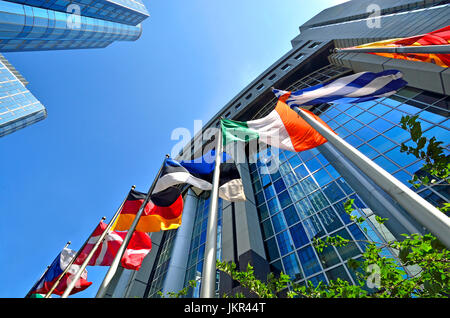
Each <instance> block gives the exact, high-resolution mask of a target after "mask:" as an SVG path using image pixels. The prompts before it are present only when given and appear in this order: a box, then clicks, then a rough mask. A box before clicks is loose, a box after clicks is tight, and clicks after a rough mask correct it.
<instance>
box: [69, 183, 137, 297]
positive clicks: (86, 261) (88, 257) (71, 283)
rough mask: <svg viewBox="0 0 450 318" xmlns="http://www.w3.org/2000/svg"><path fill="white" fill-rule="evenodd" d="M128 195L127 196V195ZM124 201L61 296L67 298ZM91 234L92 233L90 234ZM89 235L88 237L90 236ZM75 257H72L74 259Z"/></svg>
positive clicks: (132, 188)
mask: <svg viewBox="0 0 450 318" xmlns="http://www.w3.org/2000/svg"><path fill="white" fill-rule="evenodd" d="M134 188H135V186H132V187H131V190H134ZM127 197H128V196H127ZM125 201H126V198H125V200H123V201H122V204H121V205H120V207H119V208H118V209H117V211H116V213H115V214H114V216H113V217H112V219H111V220H110V222H109V224H108V226H107V227H106V229H105V230H104V231H103V233H102V235H101V236H100V237H99V238H98V241H97V243H95V245H94V247H93V248H92V250H91V252H90V253H89V254H88V256H87V257H86V259H85V260H84V262H83V263H82V264H81V266H80V268H79V270H78V272H77V273H76V274H75V276H74V279H73V280H72V281H71V282H70V284H69V285H68V286H67V288H66V290H65V291H64V293H63V294H62V296H61V298H67V296H69V295H70V292H71V291H72V289H73V288H74V287H75V284H76V282H77V281H78V279H79V278H80V277H81V275H82V273H83V271H84V269H85V268H86V266H87V265H88V264H89V261H90V260H91V258H92V256H93V255H94V254H95V252H96V251H97V248H98V247H99V246H100V244H101V243H102V242H103V240H104V239H105V237H106V235H107V234H108V233H109V231H110V229H111V227H112V225H113V224H114V222H115V221H116V219H117V217H118V216H119V214H120V211H121V210H122V207H123V205H124V203H125ZM104 219H105V218H102V220H104ZM91 236H92V234H91ZM91 236H89V238H90V237H91ZM89 238H88V239H87V240H86V243H84V245H83V247H82V248H81V249H80V253H81V251H83V248H84V246H86V245H87V242H88V241H89ZM75 259H76V258H74V261H75Z"/></svg>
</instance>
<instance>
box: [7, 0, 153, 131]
mask: <svg viewBox="0 0 450 318" xmlns="http://www.w3.org/2000/svg"><path fill="white" fill-rule="evenodd" d="M148 16H149V15H148V12H147V9H146V8H145V6H144V4H143V3H142V1H141V0H115V1H110V0H88V1H86V0H81V1H66V0H8V1H0V52H2V53H4V52H23V51H42V50H68V49H88V48H105V47H107V46H108V45H110V44H111V43H113V42H115V41H135V40H137V39H138V38H139V37H140V35H141V32H142V27H141V24H140V23H141V22H142V21H143V20H144V19H146V18H147V17H148ZM3 85H6V84H3ZM27 92H28V91H27ZM27 96H32V95H31V93H30V92H28V93H27ZM33 98H34V97H33ZM15 101H16V99H11V98H10V99H9V100H8V102H6V99H3V100H2V102H1V104H0V108H4V109H5V112H4V113H3V114H2V116H3V122H2V127H3V133H2V134H1V135H0V136H3V135H5V134H7V133H10V132H13V131H16V130H17V129H19V128H23V127H26V126H28V125H30V124H32V123H34V122H35V121H37V120H41V119H44V118H45V114H46V112H45V111H44V110H42V109H41V112H40V113H39V112H37V108H36V109H34V111H35V112H33V110H32V109H31V108H30V107H27V108H26V109H27V111H26V112H25V111H22V112H21V111H19V110H20V109H22V110H23V109H24V108H23V105H22V104H23V102H22V101H20V102H17V104H14V103H15ZM33 103H34V102H33ZM33 103H32V102H31V101H30V105H31V104H33ZM37 104H39V102H37V103H34V104H33V105H37ZM39 105H40V107H42V105H41V104H39ZM36 107H37V106H36ZM6 109H8V110H9V111H8V112H6ZM6 118H8V120H7V119H6ZM8 125H11V126H10V127H7V126H8Z"/></svg>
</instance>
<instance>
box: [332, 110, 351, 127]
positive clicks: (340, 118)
mask: <svg viewBox="0 0 450 318" xmlns="http://www.w3.org/2000/svg"><path fill="white" fill-rule="evenodd" d="M350 119H351V118H350V117H349V116H347V115H346V114H344V113H341V114H340V115H339V116H337V117H336V118H335V119H334V120H335V121H337V122H338V123H340V124H341V125H342V124H343V123H345V122H346V121H349V120H350Z"/></svg>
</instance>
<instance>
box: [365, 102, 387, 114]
mask: <svg viewBox="0 0 450 318" xmlns="http://www.w3.org/2000/svg"><path fill="white" fill-rule="evenodd" d="M391 109H392V108H390V107H388V106H384V105H382V104H377V105H375V106H374V107H372V108H369V111H371V112H372V113H374V114H376V115H378V116H382V115H384V114H386V113H387V112H388V111H390V110H391Z"/></svg>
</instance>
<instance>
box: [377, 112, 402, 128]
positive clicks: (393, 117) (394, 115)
mask: <svg viewBox="0 0 450 318" xmlns="http://www.w3.org/2000/svg"><path fill="white" fill-rule="evenodd" d="M405 115H406V114H405V113H404V112H401V111H398V110H396V109H394V110H391V111H390V112H389V113H387V114H386V115H384V116H383V117H384V118H386V119H388V120H389V121H391V122H393V123H394V124H400V120H401V119H402V116H405ZM371 126H372V124H371ZM372 127H374V126H372ZM374 128H375V129H377V128H376V127H374ZM380 128H384V126H382V127H380ZM377 130H378V131H381V130H379V129H377Z"/></svg>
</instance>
